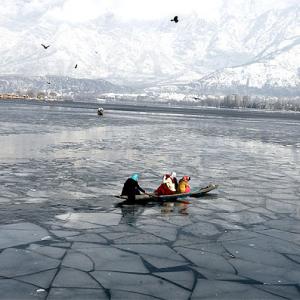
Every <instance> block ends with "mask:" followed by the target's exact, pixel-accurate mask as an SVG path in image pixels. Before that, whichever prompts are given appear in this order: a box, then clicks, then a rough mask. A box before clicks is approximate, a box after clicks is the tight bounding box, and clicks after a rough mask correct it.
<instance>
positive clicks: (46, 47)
mask: <svg viewBox="0 0 300 300" xmlns="http://www.w3.org/2000/svg"><path fill="white" fill-rule="evenodd" d="M41 45H42V46H43V47H44V49H48V48H49V47H50V45H48V46H45V45H44V44H41Z"/></svg>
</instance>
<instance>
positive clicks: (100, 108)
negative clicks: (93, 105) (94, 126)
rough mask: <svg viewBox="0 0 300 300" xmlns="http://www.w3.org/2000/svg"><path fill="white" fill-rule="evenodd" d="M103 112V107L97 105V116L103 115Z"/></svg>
mask: <svg viewBox="0 0 300 300" xmlns="http://www.w3.org/2000/svg"><path fill="white" fill-rule="evenodd" d="M103 112H104V109H103V108H102V107H99V108H98V110H97V114H98V116H103Z"/></svg>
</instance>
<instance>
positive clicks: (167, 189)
mask: <svg viewBox="0 0 300 300" xmlns="http://www.w3.org/2000/svg"><path fill="white" fill-rule="evenodd" d="M177 186H178V183H177V179H176V173H175V172H172V173H171V174H166V175H164V177H163V181H162V183H161V185H160V186H159V187H158V188H157V189H156V191H155V194H157V195H159V196H160V195H172V194H175V193H176V189H177Z"/></svg>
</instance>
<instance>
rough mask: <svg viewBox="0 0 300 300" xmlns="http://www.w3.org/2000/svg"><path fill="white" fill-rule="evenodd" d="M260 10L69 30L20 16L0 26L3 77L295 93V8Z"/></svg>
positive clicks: (232, 9) (108, 19)
mask: <svg viewBox="0 0 300 300" xmlns="http://www.w3.org/2000/svg"><path fill="white" fill-rule="evenodd" d="M259 3H260V2H259V1H258V0H246V1H237V0H233V1H226V0H224V1H223V6H222V9H221V12H220V17H219V18H218V19H216V20H214V21H212V20H206V19H204V18H200V17H199V16H198V15H197V14H192V15H180V16H179V17H180V18H179V22H178V23H176V24H175V23H174V22H170V20H169V19H165V20H156V21H130V22H129V21H122V20H119V19H118V18H116V17H115V16H114V15H112V14H107V15H104V16H102V17H99V18H97V19H95V20H93V21H87V22H83V23H68V22H57V21H54V20H52V19H51V17H50V16H49V15H48V14H47V11H44V10H40V11H38V12H36V13H35V14H34V16H32V12H31V15H26V13H24V14H25V15H23V16H21V17H22V18H19V19H18V18H15V19H13V20H10V22H7V20H6V21H3V20H2V21H0V40H1V41H4V42H1V44H0V57H1V63H0V74H3V75H4V74H6V75H7V74H20V75H22V76H45V75H52V76H68V77H75V78H76V77H77V78H89V79H96V78H103V79H105V80H108V81H111V82H113V83H117V84H130V85H136V86H138V85H143V86H168V85H172V86H173V85H178V84H182V83H184V84H185V85H186V84H188V85H187V86H188V88H190V89H192V90H196V91H216V90H224V89H225V90H226V89H233V90H234V91H236V90H239V89H242V90H247V89H258V90H265V91H273V92H274V91H275V92H276V91H277V92H282V91H288V92H291V93H296V94H297V93H298V94H299V90H300V79H299V78H300V22H299V20H300V13H299V12H300V5H299V4H295V5H292V6H286V7H282V8H276V9H271V10H270V9H265V10H261V9H258V8H259V7H260V6H259ZM295 3H296V2H295ZM229 4H230V6H229ZM28 14H29V13H28ZM26 17H27V18H26ZM41 43H44V44H45V45H48V44H49V45H50V47H49V48H48V49H44V48H43V47H42V46H41ZM75 65H77V67H76V68H75Z"/></svg>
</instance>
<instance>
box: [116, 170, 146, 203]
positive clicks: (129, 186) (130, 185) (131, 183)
mask: <svg viewBox="0 0 300 300" xmlns="http://www.w3.org/2000/svg"><path fill="white" fill-rule="evenodd" d="M138 180H139V175H138V174H137V173H135V174H133V175H132V176H131V177H130V178H128V179H127V180H126V181H125V183H124V186H123V189H122V193H121V195H122V196H124V195H126V196H127V197H128V198H127V199H128V201H135V195H140V194H141V193H140V192H142V193H144V194H145V193H146V192H145V190H144V189H142V188H141V187H140V186H139V183H138Z"/></svg>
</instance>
